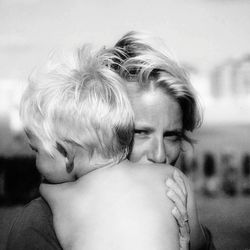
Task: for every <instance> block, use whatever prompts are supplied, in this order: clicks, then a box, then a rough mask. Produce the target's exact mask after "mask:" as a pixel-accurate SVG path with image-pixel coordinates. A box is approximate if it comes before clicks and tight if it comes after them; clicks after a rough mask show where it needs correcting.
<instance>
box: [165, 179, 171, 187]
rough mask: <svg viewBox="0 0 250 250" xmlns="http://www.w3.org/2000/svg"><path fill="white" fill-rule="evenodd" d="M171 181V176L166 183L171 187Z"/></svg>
mask: <svg viewBox="0 0 250 250" xmlns="http://www.w3.org/2000/svg"><path fill="white" fill-rule="evenodd" d="M171 183H172V180H171V179H170V178H168V179H167V181H166V185H167V186H169V187H170V186H171Z"/></svg>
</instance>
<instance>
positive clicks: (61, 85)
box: [20, 46, 189, 250]
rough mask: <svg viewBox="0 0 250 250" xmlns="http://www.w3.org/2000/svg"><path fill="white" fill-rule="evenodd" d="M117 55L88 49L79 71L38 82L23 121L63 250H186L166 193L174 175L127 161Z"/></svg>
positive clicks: (126, 114)
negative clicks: (168, 181) (116, 69)
mask: <svg viewBox="0 0 250 250" xmlns="http://www.w3.org/2000/svg"><path fill="white" fill-rule="evenodd" d="M113 55H114V53H109V51H107V50H105V49H102V50H100V51H99V52H93V51H92V50H91V49H90V47H89V46H83V47H82V48H80V49H78V51H77V56H76V58H75V59H74V60H72V61H71V64H70V63H68V64H64V63H58V64H56V65H50V68H49V70H48V72H45V73H44V74H40V75H38V78H37V79H31V80H30V84H29V86H28V87H27V89H26V91H25V93H24V94H23V98H22V101H21V106H20V114H21V118H22V120H23V123H24V126H25V129H26V133H27V136H28V138H29V141H30V145H31V148H32V149H33V150H34V151H35V152H36V164H37V168H38V170H39V172H40V173H41V174H42V176H43V177H44V180H45V182H44V183H43V184H41V186H40V192H41V195H42V196H43V197H44V198H45V200H46V201H47V202H48V204H49V206H50V207H51V210H52V213H53V220H54V227H55V231H56V235H57V237H58V239H59V242H60V244H61V245H62V247H63V249H74V250H78V249H83V250H84V249H87V250H117V249H119V250H125V249H126V250H127V249H130V250H142V249H143V250H147V249H148V250H152V249H155V250H163V249H173V250H174V249H180V246H179V242H180V240H179V229H178V226H177V223H176V221H175V219H174V217H173V216H172V214H171V211H172V209H173V207H174V206H173V203H172V202H171V201H170V200H169V199H167V197H166V187H165V181H166V179H167V178H168V177H172V175H173V173H174V168H173V167H171V166H169V165H167V166H166V165H162V166H161V165H159V166H158V165H156V164H154V165H142V164H134V163H131V162H129V161H128V160H127V159H126V157H127V154H128V153H129V150H130V145H131V142H132V138H133V111H132V108H131V106H130V102H129V100H128V98H127V95H126V91H125V90H124V88H123V85H122V80H121V79H120V77H119V76H118V75H117V74H116V73H114V72H113V71H112V70H111V69H110V67H109V65H111V64H112V63H114V61H115V60H113V59H115V58H114V56H113ZM156 166H157V167H156ZM174 175H175V176H176V179H177V180H179V182H180V185H184V183H181V181H182V179H181V178H180V176H179V175H180V173H177V170H176V171H175V173H174ZM182 178H184V177H183V176H182ZM48 183H50V184H48ZM187 188H188V187H187ZM188 190H189V188H188ZM181 244H182V245H181V249H188V240H187V241H186V242H184V243H183V242H181Z"/></svg>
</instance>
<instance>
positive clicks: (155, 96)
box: [128, 87, 183, 165]
mask: <svg viewBox="0 0 250 250" xmlns="http://www.w3.org/2000/svg"><path fill="white" fill-rule="evenodd" d="M128 90H129V97H130V100H131V103H132V107H133V110H134V113H135V134H134V145H133V149H132V152H131V154H130V156H129V160H130V161H132V162H140V163H169V164H171V165H174V164H175V163H176V161H177V159H178V157H179V155H180V151H181V139H182V138H181V134H182V133H181V132H182V126H183V125H182V111H181V108H180V106H179V104H178V103H177V102H176V101H175V100H174V99H173V98H172V97H170V96H168V95H166V94H165V93H163V92H162V91H161V90H160V89H156V90H152V91H147V92H136V91H135V88H134V87H133V88H128Z"/></svg>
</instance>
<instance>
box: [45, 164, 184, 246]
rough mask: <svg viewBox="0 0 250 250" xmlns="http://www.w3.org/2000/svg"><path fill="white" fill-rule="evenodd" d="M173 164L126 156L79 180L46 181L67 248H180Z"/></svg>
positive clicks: (56, 223)
mask: <svg viewBox="0 0 250 250" xmlns="http://www.w3.org/2000/svg"><path fill="white" fill-rule="evenodd" d="M172 172H173V168H172V167H171V166H166V165H165V166H160V165H159V166H155V165H143V166H142V165H134V164H131V163H129V162H128V161H123V162H122V163H120V164H119V165H115V166H113V167H107V168H100V169H98V170H95V171H93V172H90V173H89V174H87V175H85V176H83V177H82V178H80V179H79V180H77V181H76V182H72V183H66V184H59V185H47V184H43V185H42V186H41V193H42V195H43V196H44V197H45V199H46V200H47V201H48V203H49V205H50V207H51V209H52V212H53V217H54V226H55V230H56V233H57V236H58V238H59V241H60V243H61V244H62V247H63V248H64V249H82V250H84V249H87V250H102V249H103V250H125V249H126V250H128V249H129V250H133V249H134V250H140V249H143V250H146V249H150V250H153V249H155V250H161V249H179V245H178V244H179V239H178V228H177V224H176V221H175V219H174V217H173V216H172V214H171V210H172V208H173V205H172V203H171V201H170V200H169V199H167V197H166V195H165V192H166V190H165V184H164V183H165V180H166V178H167V177H170V176H171V175H172Z"/></svg>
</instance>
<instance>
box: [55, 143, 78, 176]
mask: <svg viewBox="0 0 250 250" xmlns="http://www.w3.org/2000/svg"><path fill="white" fill-rule="evenodd" d="M56 149H57V150H58V152H59V153H61V154H62V155H63V156H64V157H65V158H66V170H67V173H71V172H72V171H73V169H74V157H73V156H72V152H70V151H71V150H70V148H67V149H66V148H65V147H64V146H63V145H62V144H60V143H59V142H56ZM68 151H69V152H68Z"/></svg>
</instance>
